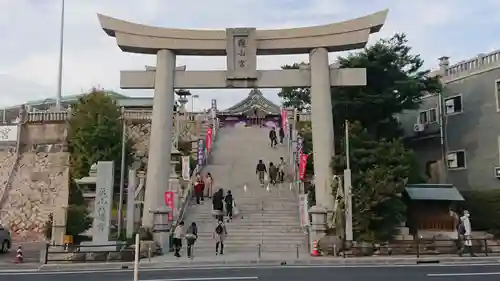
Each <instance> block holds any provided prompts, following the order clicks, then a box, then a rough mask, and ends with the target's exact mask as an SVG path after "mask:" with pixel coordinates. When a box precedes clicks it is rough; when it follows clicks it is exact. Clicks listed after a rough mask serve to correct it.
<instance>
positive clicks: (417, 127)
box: [413, 123, 425, 132]
mask: <svg viewBox="0 0 500 281" xmlns="http://www.w3.org/2000/svg"><path fill="white" fill-rule="evenodd" d="M424 130H425V125H424V124H419V123H416V124H414V125H413V131H414V132H423V131H424Z"/></svg>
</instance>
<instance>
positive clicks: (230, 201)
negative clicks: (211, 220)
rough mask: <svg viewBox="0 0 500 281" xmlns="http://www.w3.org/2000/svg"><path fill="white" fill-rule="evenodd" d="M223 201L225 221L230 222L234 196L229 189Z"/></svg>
mask: <svg viewBox="0 0 500 281" xmlns="http://www.w3.org/2000/svg"><path fill="white" fill-rule="evenodd" d="M224 202H225V203H226V212H227V216H228V219H227V222H230V221H232V220H233V207H234V206H233V204H234V198H233V194H231V190H228V191H227V194H226V197H224Z"/></svg>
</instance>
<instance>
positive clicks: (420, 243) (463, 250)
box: [319, 239, 500, 258]
mask: <svg viewBox="0 0 500 281" xmlns="http://www.w3.org/2000/svg"><path fill="white" fill-rule="evenodd" d="M470 241H471V242H472V246H471V247H464V243H463V241H460V240H457V239H414V240H403V241H392V242H386V243H375V242H359V243H356V242H350V241H349V242H348V241H340V245H339V243H332V244H329V245H326V247H325V245H321V242H320V245H319V247H320V249H319V251H320V252H321V253H322V254H323V255H335V256H342V257H344V258H349V257H366V256H415V257H417V258H420V257H422V256H439V255H475V256H500V242H499V241H497V240H492V239H470ZM349 244H352V245H349ZM321 247H325V248H326V249H323V248H321Z"/></svg>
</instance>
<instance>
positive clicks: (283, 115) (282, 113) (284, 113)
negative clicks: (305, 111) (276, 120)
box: [281, 109, 287, 130]
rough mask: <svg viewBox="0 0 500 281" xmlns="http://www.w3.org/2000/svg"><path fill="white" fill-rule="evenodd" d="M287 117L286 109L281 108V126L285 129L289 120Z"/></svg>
mask: <svg viewBox="0 0 500 281" xmlns="http://www.w3.org/2000/svg"><path fill="white" fill-rule="evenodd" d="M286 119H287V116H286V110H285V109H281V128H283V130H285V127H286V121H287V120H286Z"/></svg>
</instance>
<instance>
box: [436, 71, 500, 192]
mask: <svg viewBox="0 0 500 281" xmlns="http://www.w3.org/2000/svg"><path fill="white" fill-rule="evenodd" d="M498 79H500V69H498V68H497V69H495V70H491V71H488V72H484V73H481V74H479V75H473V76H469V77H466V78H463V79H460V80H456V81H453V82H451V83H448V84H446V91H445V93H444V99H446V98H447V97H451V96H455V95H461V96H462V104H463V112H462V113H459V114H454V115H450V116H447V118H446V134H447V143H448V150H449V151H453V150H462V149H463V150H465V154H466V167H465V168H463V169H457V170H450V171H449V173H448V175H449V179H450V181H451V182H452V183H454V184H455V185H456V186H457V187H459V188H460V189H493V188H500V180H499V179H497V178H496V177H495V175H494V168H495V167H498V166H500V163H499V162H500V158H499V137H500V122H499V121H500V119H499V118H500V113H499V112H498V103H497V100H496V96H497V90H496V87H495V81H496V80H498Z"/></svg>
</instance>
